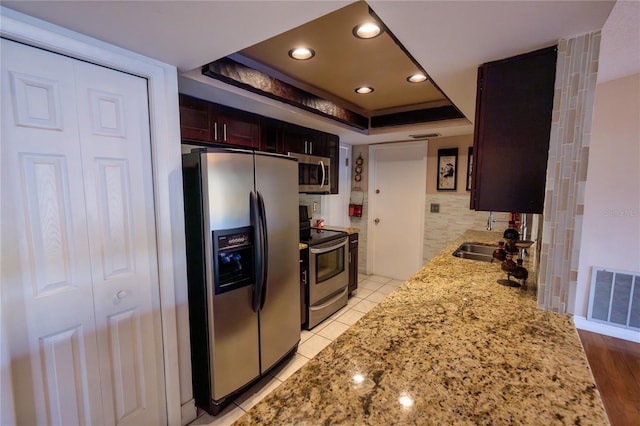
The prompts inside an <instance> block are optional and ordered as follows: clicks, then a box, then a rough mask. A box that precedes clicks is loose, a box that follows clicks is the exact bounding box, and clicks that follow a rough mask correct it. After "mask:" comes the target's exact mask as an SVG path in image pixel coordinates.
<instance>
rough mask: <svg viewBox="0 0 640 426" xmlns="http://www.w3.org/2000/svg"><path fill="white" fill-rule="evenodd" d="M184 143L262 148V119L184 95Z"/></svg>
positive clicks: (182, 97) (181, 100)
mask: <svg viewBox="0 0 640 426" xmlns="http://www.w3.org/2000/svg"><path fill="white" fill-rule="evenodd" d="M180 134H181V136H182V138H183V139H189V140H194V141H200V142H214V143H229V144H233V145H238V146H243V147H248V148H260V137H261V134H260V116H258V115H255V114H249V113H246V112H244V111H240V110H237V109H234V108H229V107H225V106H223V105H217V104H214V103H212V102H209V101H205V100H202V99H198V98H194V97H191V96H187V95H183V94H181V95H180Z"/></svg>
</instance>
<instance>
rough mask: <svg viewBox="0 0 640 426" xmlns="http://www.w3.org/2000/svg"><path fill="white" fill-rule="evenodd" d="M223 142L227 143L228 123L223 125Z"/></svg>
mask: <svg viewBox="0 0 640 426" xmlns="http://www.w3.org/2000/svg"><path fill="white" fill-rule="evenodd" d="M222 140H223V141H224V142H226V141H227V123H224V124H223V125H222Z"/></svg>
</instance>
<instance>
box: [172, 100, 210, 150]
mask: <svg viewBox="0 0 640 426" xmlns="http://www.w3.org/2000/svg"><path fill="white" fill-rule="evenodd" d="M179 99H180V136H181V137H182V138H183V139H193V140H198V141H205V142H211V141H213V135H212V133H211V114H210V105H211V103H210V102H207V101H203V100H202V99H197V98H194V97H191V96H187V95H182V94H181V95H180V98H179Z"/></svg>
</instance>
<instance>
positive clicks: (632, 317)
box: [587, 268, 640, 330]
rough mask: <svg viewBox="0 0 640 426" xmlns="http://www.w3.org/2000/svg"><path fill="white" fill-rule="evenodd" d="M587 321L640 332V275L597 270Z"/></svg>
mask: <svg viewBox="0 0 640 426" xmlns="http://www.w3.org/2000/svg"><path fill="white" fill-rule="evenodd" d="M587 320H589V321H597V322H602V323H606V324H610V325H615V326H618V327H624V328H631V329H636V330H640V273H638V272H626V271H614V270H611V269H604V268H594V269H593V272H592V275H591V291H590V294H589V310H588V312H587Z"/></svg>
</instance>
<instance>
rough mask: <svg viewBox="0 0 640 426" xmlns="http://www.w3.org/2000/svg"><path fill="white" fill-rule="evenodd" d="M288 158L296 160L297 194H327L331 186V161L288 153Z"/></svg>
mask: <svg viewBox="0 0 640 426" xmlns="http://www.w3.org/2000/svg"><path fill="white" fill-rule="evenodd" d="M289 156H290V157H294V158H297V159H298V192H306V193H315V194H328V193H329V191H330V189H331V185H330V183H329V182H331V180H330V176H329V173H330V172H331V159H330V158H327V157H318V156H316V155H307V154H299V153H297V152H290V153H289Z"/></svg>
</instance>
